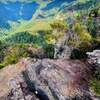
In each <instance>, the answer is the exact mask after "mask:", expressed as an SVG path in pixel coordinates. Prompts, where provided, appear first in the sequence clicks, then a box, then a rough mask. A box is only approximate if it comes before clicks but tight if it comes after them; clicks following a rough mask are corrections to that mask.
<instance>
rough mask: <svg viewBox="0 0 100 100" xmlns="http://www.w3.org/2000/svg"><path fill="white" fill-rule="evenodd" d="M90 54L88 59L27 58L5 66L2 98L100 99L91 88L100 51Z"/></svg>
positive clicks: (0, 90)
mask: <svg viewBox="0 0 100 100" xmlns="http://www.w3.org/2000/svg"><path fill="white" fill-rule="evenodd" d="M87 54H88V55H89V60H88V61H82V60H81V61H80V60H69V59H57V60H51V59H42V60H41V59H38V60H36V59H30V58H27V59H22V60H20V62H19V63H18V64H15V65H11V66H8V67H5V68H4V69H2V70H1V72H0V100H100V98H99V97H98V98H94V95H93V94H92V93H91V91H90V88H89V79H91V76H92V74H93V71H92V70H93V69H94V67H96V68H99V67H100V62H99V60H100V51H99V50H96V51H93V52H92V53H87ZM91 58H92V59H91ZM94 58H95V59H94ZM91 62H92V65H95V66H91Z"/></svg>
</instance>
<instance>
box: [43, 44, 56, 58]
mask: <svg viewBox="0 0 100 100" xmlns="http://www.w3.org/2000/svg"><path fill="white" fill-rule="evenodd" d="M44 52H45V55H46V57H47V58H54V46H53V45H52V44H49V45H47V46H45V47H44Z"/></svg>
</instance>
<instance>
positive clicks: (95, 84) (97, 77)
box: [90, 70, 100, 95]
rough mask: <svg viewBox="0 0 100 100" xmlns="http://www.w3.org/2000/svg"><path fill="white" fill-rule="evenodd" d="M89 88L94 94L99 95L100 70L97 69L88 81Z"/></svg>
mask: <svg viewBox="0 0 100 100" xmlns="http://www.w3.org/2000/svg"><path fill="white" fill-rule="evenodd" d="M90 83H91V84H90V85H91V88H92V89H93V90H94V92H95V93H96V95H100V70H97V71H96V72H95V74H94V76H93V79H92V80H91V82H90Z"/></svg>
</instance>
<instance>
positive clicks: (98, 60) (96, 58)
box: [87, 50, 100, 68]
mask: <svg viewBox="0 0 100 100" xmlns="http://www.w3.org/2000/svg"><path fill="white" fill-rule="evenodd" d="M87 55H88V57H89V60H88V61H89V63H91V64H95V65H96V66H98V68H100V50H94V51H93V52H87Z"/></svg>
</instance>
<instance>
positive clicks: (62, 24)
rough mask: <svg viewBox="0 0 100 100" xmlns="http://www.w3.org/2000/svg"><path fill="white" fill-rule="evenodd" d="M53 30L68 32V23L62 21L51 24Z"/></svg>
mask: <svg viewBox="0 0 100 100" xmlns="http://www.w3.org/2000/svg"><path fill="white" fill-rule="evenodd" d="M50 25H51V28H52V29H57V30H59V31H60V30H61V31H66V30H67V24H66V21H60V20H56V21H54V22H53V23H51V24H50Z"/></svg>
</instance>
